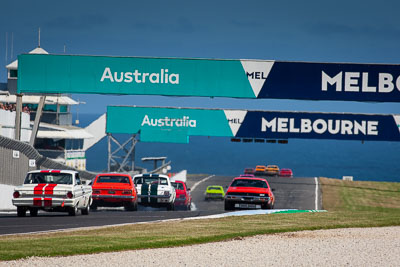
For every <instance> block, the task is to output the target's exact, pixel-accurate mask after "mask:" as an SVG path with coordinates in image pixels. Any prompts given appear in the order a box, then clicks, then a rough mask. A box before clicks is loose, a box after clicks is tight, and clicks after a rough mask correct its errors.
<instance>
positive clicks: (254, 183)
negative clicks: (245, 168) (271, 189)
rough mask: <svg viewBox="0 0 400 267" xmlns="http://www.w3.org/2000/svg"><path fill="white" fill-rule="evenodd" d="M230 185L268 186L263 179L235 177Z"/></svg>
mask: <svg viewBox="0 0 400 267" xmlns="http://www.w3.org/2000/svg"><path fill="white" fill-rule="evenodd" d="M231 186H232V187H259V188H268V185H267V183H266V182H265V181H262V180H251V179H236V180H235V181H233V183H232V184H231Z"/></svg>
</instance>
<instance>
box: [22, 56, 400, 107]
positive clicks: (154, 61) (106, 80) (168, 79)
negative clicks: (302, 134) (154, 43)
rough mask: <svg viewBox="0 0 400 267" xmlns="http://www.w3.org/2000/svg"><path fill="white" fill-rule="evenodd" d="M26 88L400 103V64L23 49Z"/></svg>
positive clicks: (44, 90) (42, 91)
mask: <svg viewBox="0 0 400 267" xmlns="http://www.w3.org/2000/svg"><path fill="white" fill-rule="evenodd" d="M18 64H19V65H18V92H20V93H23V92H34V93H75V94H79V93H82V94H90V93H93V94H119V95H166V96H204V97H232V98H260V99H261V98H270V99H302V100H340V101H368V102H400V65H389V64H355V63H307V62H283V61H268V60H221V59H188V58H145V57H105V56H72V55H40V54H23V55H20V56H18Z"/></svg>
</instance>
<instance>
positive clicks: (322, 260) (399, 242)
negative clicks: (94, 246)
mask: <svg viewBox="0 0 400 267" xmlns="http://www.w3.org/2000/svg"><path fill="white" fill-rule="evenodd" d="M0 266H63V267H64V266H80V267H84V266H163V267H165V266H252V267H254V266H400V227H380V228H346V229H335V230H317V231H302V232H291V233H282V234H273V235H261V236H255V237H246V238H237V239H235V240H230V241H225V242H216V243H208V244H202V245H193V246H186V247H174V248H161V249H146V250H133V251H123V252H114V253H99V254H91V255H79V256H69V257H52V258H50V257H49V258H39V257H32V258H28V259H24V260H18V261H7V262H0Z"/></svg>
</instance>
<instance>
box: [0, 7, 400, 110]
mask: <svg viewBox="0 0 400 267" xmlns="http://www.w3.org/2000/svg"><path fill="white" fill-rule="evenodd" d="M0 7H1V8H0V60H1V61H0V62H3V64H2V65H3V66H4V65H6V63H7V64H8V63H10V62H11V61H13V60H15V59H16V56H17V55H18V54H20V53H25V52H29V51H30V50H32V49H33V48H35V47H36V46H37V44H38V28H39V27H40V28H41V47H43V48H44V49H46V50H47V51H48V52H50V53H56V54H61V53H64V45H65V46H66V53H67V54H87V55H113V56H115V55H118V56H151V57H190V58H224V59H245V58H247V59H271V60H285V61H311V62H357V63H394V64H399V63H400V53H399V50H400V23H399V22H398V12H399V10H400V2H399V1H396V0H388V1H369V0H366V1H320V0H319V1H314V0H311V1H296V0H293V1H289V0H283V1H266V0H264V1H251V0H249V1H236V0H230V1H225V0H224V1H188V0H186V1H176V0H172V1H121V0H115V1H92V0H89V1H75V0H72V1H48V0H46V1H30V0H21V1H19V0H12V1H11V0H2V1H1V4H0ZM6 32H8V51H7V55H8V57H7V59H6V58H5V55H6ZM11 35H13V51H12V55H13V58H10V56H11ZM5 75H6V72H5V68H2V70H1V71H0V81H1V82H5V79H6V76H5ZM73 97H74V99H79V100H80V101H84V102H86V104H85V105H80V107H79V112H82V113H103V112H105V110H106V106H107V105H117V104H122V105H155V106H185V107H213V108H243V109H264V110H299V111H325V112H356V113H400V105H399V104H396V103H382V104H377V103H375V104H371V103H352V102H334V101H293V100H292V101H290V100H238V99H227V98H218V99H217V98H214V99H209V98H195V97H192V98H182V97H161V96H160V97H157V96H128V97H127V96H122V97H121V96H99V95H73Z"/></svg>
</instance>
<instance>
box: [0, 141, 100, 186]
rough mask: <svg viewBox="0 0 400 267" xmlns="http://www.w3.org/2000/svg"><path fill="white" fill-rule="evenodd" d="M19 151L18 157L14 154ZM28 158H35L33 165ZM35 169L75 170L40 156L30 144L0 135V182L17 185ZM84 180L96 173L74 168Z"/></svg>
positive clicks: (91, 177)
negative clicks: (32, 165) (31, 165)
mask: <svg viewBox="0 0 400 267" xmlns="http://www.w3.org/2000/svg"><path fill="white" fill-rule="evenodd" d="M14 151H19V157H16V156H15V155H14V153H13V152H14ZM29 160H35V163H36V164H35V165H36V166H35V167H30V166H29ZM36 169H64V170H76V169H74V168H71V167H69V166H66V165H64V164H62V163H59V162H56V161H54V160H52V159H49V158H47V157H44V156H42V155H41V154H40V153H39V152H38V151H37V150H36V149H35V148H34V147H32V146H31V145H29V144H27V143H24V142H20V141H17V140H14V139H10V138H7V137H4V136H0V184H9V185H19V184H21V183H22V182H23V180H24V179H25V176H26V173H27V172H28V171H31V170H36ZM76 171H78V172H79V175H80V176H81V177H82V178H83V179H86V180H91V179H93V178H94V177H95V176H96V173H93V172H89V171H82V170H76Z"/></svg>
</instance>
